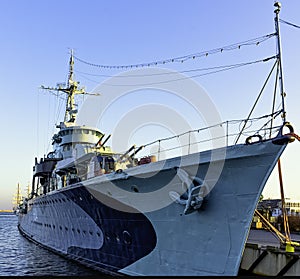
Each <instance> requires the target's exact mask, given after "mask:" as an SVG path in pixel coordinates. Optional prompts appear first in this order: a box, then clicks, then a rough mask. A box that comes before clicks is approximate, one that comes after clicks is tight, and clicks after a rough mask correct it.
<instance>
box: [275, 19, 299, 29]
mask: <svg viewBox="0 0 300 279" xmlns="http://www.w3.org/2000/svg"><path fill="white" fill-rule="evenodd" d="M279 21H280V22H281V23H285V24H287V25H290V26H293V27H295V28H299V29H300V26H299V25H296V24H294V23H291V22H288V21H285V20H283V19H279Z"/></svg>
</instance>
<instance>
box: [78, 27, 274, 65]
mask: <svg viewBox="0 0 300 279" xmlns="http://www.w3.org/2000/svg"><path fill="white" fill-rule="evenodd" d="M275 35H276V34H275V33H272V34H268V35H264V36H261V37H258V38H254V39H250V40H247V41H244V42H240V43H235V44H231V45H227V46H223V47H220V48H216V49H211V50H208V51H202V52H198V53H193V54H188V55H185V56H180V57H174V58H169V59H164V60H159V61H152V62H147V63H139V64H131V65H103V64H95V63H91V62H88V61H85V60H83V59H81V58H79V57H77V56H74V58H75V59H76V60H78V61H79V62H81V63H84V64H86V65H89V66H92V67H98V68H105V69H128V68H140V67H150V66H157V65H161V64H168V63H174V62H177V63H183V62H185V61H187V60H190V59H195V58H199V57H203V56H208V55H209V54H215V53H220V52H223V51H230V50H234V49H240V48H241V47H242V46H247V45H258V44H260V43H262V42H264V41H266V40H268V39H270V38H271V37H273V36H275Z"/></svg>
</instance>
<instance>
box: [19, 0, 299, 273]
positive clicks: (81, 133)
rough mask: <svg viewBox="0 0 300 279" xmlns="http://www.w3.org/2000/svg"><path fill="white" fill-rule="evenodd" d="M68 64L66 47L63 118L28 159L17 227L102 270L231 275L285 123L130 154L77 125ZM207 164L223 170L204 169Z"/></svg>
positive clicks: (75, 90) (283, 141)
mask: <svg viewBox="0 0 300 279" xmlns="http://www.w3.org/2000/svg"><path fill="white" fill-rule="evenodd" d="M276 7H277V14H276V15H277V17H278V12H279V9H280V7H279V3H277V6H276ZM277 20H278V18H277ZM277 35H278V37H279V33H278V34H277ZM278 59H280V56H279V57H278ZM279 62H280V61H279ZM73 65H74V57H73V53H71V58H70V63H69V78H68V83H67V85H66V86H64V87H62V86H60V87H58V88H55V90H58V91H60V92H64V93H65V94H66V95H67V104H66V110H65V118H64V121H63V122H61V123H60V124H59V125H58V126H57V128H58V129H59V130H58V132H57V133H55V134H54V135H53V137H52V145H53V151H52V152H50V153H49V154H48V155H47V156H46V157H45V158H41V159H40V160H37V158H36V159H35V165H34V168H33V171H34V172H33V181H32V191H31V195H30V197H29V199H27V200H25V202H24V203H23V205H22V206H21V208H20V212H19V221H18V228H19V230H20V232H21V234H22V235H23V236H25V237H26V238H28V239H29V240H32V241H33V242H35V243H37V244H39V245H42V246H43V247H45V248H47V249H49V250H51V251H53V252H55V253H58V254H60V255H62V256H64V257H66V258H68V259H72V260H75V261H78V262H80V263H81V264H84V265H86V266H88V267H91V268H94V269H97V270H100V271H102V272H105V273H110V274H125V275H150V276H151V275H171V276H174V275H196V276H199V275H237V274H238V271H239V266H240V262H241V258H242V254H243V251H244V246H245V242H246V240H247V236H248V232H249V228H250V224H251V221H252V217H253V214H254V210H255V208H256V205H257V203H258V200H259V198H260V195H261V193H262V190H263V188H264V186H265V184H266V181H267V179H268V177H269V176H270V174H271V172H272V170H273V168H274V166H275V165H276V163H277V160H278V159H279V158H280V156H281V154H282V152H283V151H284V150H285V148H286V146H287V144H288V143H289V142H292V141H293V140H294V139H295V138H294V137H293V128H292V126H291V125H290V124H289V123H288V122H286V121H283V124H282V125H281V127H279V128H277V135H276V136H274V137H272V138H268V139H267V138H266V137H264V136H261V135H259V134H258V133H254V134H253V136H252V137H249V138H247V140H246V142H245V143H244V144H234V145H231V146H225V147H221V148H218V149H214V150H206V151H202V152H196V153H193V154H187V155H184V156H178V157H173V158H168V159H166V160H158V159H159V158H155V157H154V156H148V157H143V158H138V157H137V153H138V152H139V150H137V149H136V148H135V147H131V148H129V149H128V151H127V152H125V153H123V154H119V153H116V152H114V151H113V150H112V149H111V148H110V147H109V146H107V145H105V143H106V142H107V140H108V138H109V137H106V138H105V135H104V134H103V133H102V132H101V131H100V130H99V129H97V128H95V127H88V126H83V125H77V124H76V115H77V110H76V107H75V99H74V96H75V95H76V94H84V93H85V92H84V90H82V89H80V88H79V87H78V82H76V81H75V80H74V77H73V71H74V69H73ZM283 113H284V111H283ZM283 128H285V129H286V128H287V129H289V130H290V133H288V134H284V133H283ZM254 138H256V139H257V140H256V141H253V139H254ZM212 154H213V156H212ZM210 165H214V166H215V167H220V169H222V171H221V173H220V174H214V172H211V174H210V177H207V176H206V173H207V171H208V168H209V166H210ZM165 185H168V186H169V188H168V189H167V190H166V191H165V192H164V194H162V195H161V200H167V201H168V202H167V205H166V206H163V207H162V208H158V209H156V210H152V211H146V212H145V211H142V210H140V208H141V207H142V205H141V204H143V203H146V202H149V200H147V199H145V197H146V195H145V194H147V193H151V192H153V191H159V190H160V189H162V188H164V187H165ZM211 185H214V186H213V187H212V186H211ZM126 193H128V195H127V194H126ZM129 196H134V197H135V199H130V197H129ZM139 197H140V198H139ZM135 202H136V203H135ZM150 202H151V201H150ZM152 202H153V203H155V202H157V201H156V200H153V201H152Z"/></svg>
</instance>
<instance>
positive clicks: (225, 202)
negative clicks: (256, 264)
mask: <svg viewBox="0 0 300 279" xmlns="http://www.w3.org/2000/svg"><path fill="white" fill-rule="evenodd" d="M285 147H286V144H283V145H276V144H274V143H272V141H271V140H269V141H264V142H259V143H255V144H245V145H235V146H231V147H227V148H225V149H219V150H216V151H214V152H215V153H214V154H212V152H211V151H206V152H200V153H195V154H190V155H186V156H183V157H178V158H172V159H168V160H166V161H158V162H154V163H150V164H146V165H142V166H136V167H133V168H129V169H127V170H125V171H123V172H115V173H111V174H107V175H102V176H98V177H95V178H92V179H89V180H86V181H84V182H80V183H77V184H75V185H70V186H68V187H64V188H62V189H59V190H55V191H52V192H50V193H48V194H46V195H44V196H41V197H36V198H35V199H32V200H30V202H29V204H28V211H27V213H26V214H22V213H20V214H19V230H20V232H21V233H22V234H23V235H24V236H26V237H27V238H29V239H31V240H33V241H35V242H37V243H39V244H41V245H43V246H45V247H46V248H48V249H50V250H52V251H55V252H56V253H59V254H61V255H64V256H66V257H67V258H71V259H74V260H77V261H79V262H81V263H83V264H85V265H87V266H91V267H93V268H96V269H99V270H102V271H105V272H109V273H121V274H127V275H196V276H198V275H237V273H238V270H239V265H240V261H241V258H242V253H243V250H244V245H245V242H246V239H247V236H248V232H249V227H250V223H251V220H252V217H253V214H254V210H255V208H256V204H257V202H258V199H259V197H260V195H261V192H262V190H263V188H264V185H265V183H266V181H267V179H268V177H269V175H270V174H271V172H272V170H273V168H274V166H275V164H276V162H277V160H278V158H279V157H280V155H281V153H282V152H283V150H284V149H285ZM211 166H213V167H212V168H211V169H210V167H211ZM207 173H209V175H207ZM185 175H188V177H185ZM196 178H197V179H198V180H197V179H196ZM185 179H186V180H185ZM189 179H190V180H189ZM195 179H196V180H197V181H198V182H199V181H205V185H206V193H205V195H203V196H201V197H202V198H203V200H202V199H201V197H200V198H199V196H200V194H199V192H197V193H198V196H197V198H195V197H192V196H189V195H188V192H189V190H188V189H190V190H191V191H193V189H196V188H195V187H197V185H199V183H198V184H195V185H193V187H192V188H191V187H190V185H186V184H187V182H184V181H191V180H192V181H194V180H195ZM200 184H201V183H200ZM166 185H167V186H166ZM184 186H186V188H187V191H186V192H185V193H184V194H181V191H182V188H184ZM202 186H203V185H202ZM189 187H190V188H189ZM198 188H199V187H198ZM162 189H163V190H162ZM198 190H199V189H198ZM200 190H201V187H200ZM126 193H128V195H127V194H126ZM157 193H158V194H157ZM174 193H175V194H176V193H179V194H178V196H176V195H175V194H174ZM189 197H191V199H189ZM149 203H151V206H152V209H151V208H149ZM197 204H198V205H199V207H197ZM195 205H196V206H195ZM193 206H194V207H193Z"/></svg>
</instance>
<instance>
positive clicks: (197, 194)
mask: <svg viewBox="0 0 300 279" xmlns="http://www.w3.org/2000/svg"><path fill="white" fill-rule="evenodd" d="M177 175H178V176H179V178H180V179H181V181H182V188H183V189H184V190H185V192H184V193H183V194H182V195H180V194H178V193H177V192H175V191H170V192H169V196H170V198H171V199H172V200H174V201H175V202H177V203H179V204H181V205H185V209H184V211H183V213H184V214H185V215H187V214H190V213H192V212H194V211H196V210H198V209H199V208H201V206H202V204H203V201H204V198H205V197H206V196H207V194H208V192H209V188H208V185H207V184H206V183H205V182H204V181H203V180H202V179H201V178H199V177H197V176H194V177H192V178H191V176H190V175H189V174H188V173H187V172H186V171H185V170H183V169H180V168H177Z"/></svg>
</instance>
